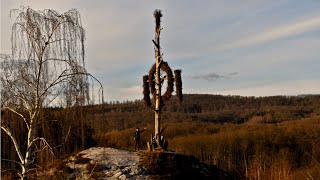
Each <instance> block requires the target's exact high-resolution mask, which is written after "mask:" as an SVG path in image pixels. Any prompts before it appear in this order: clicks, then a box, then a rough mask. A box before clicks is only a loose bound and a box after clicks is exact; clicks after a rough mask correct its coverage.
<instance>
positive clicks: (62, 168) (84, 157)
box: [51, 147, 237, 180]
mask: <svg viewBox="0 0 320 180" xmlns="http://www.w3.org/2000/svg"><path fill="white" fill-rule="evenodd" d="M51 174H52V176H53V179H90V180H91V179H98V180H103V179H123V180H124V179H132V180H138V179H237V178H235V177H232V176H230V175H228V174H226V173H225V172H224V171H222V170H218V169H216V168H214V167H211V168H209V167H208V166H206V165H205V164H202V163H200V162H199V160H198V159H196V158H194V157H193V156H187V155H182V154H177V153H175V152H168V151H153V152H148V151H140V152H129V151H124V150H118V149H114V148H104V147H93V148H90V149H87V150H84V151H81V152H80V153H78V154H76V155H73V156H71V157H69V158H67V159H66V160H64V161H63V162H61V163H60V165H57V167H56V168H54V169H53V170H52V172H51Z"/></svg>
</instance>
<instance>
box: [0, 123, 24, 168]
mask: <svg viewBox="0 0 320 180" xmlns="http://www.w3.org/2000/svg"><path fill="white" fill-rule="evenodd" d="M1 129H3V131H4V132H6V133H7V135H8V136H9V137H10V138H11V140H12V142H13V145H14V148H15V149H16V153H17V154H18V156H19V159H20V162H21V164H23V162H24V160H23V156H22V154H21V151H20V147H19V145H18V142H17V140H16V138H15V137H14V136H13V134H12V133H11V131H10V129H9V128H7V127H4V126H3V125H2V124H1Z"/></svg>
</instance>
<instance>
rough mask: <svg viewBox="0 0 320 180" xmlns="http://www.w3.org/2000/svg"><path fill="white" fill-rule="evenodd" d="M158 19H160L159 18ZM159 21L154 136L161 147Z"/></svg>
mask: <svg viewBox="0 0 320 180" xmlns="http://www.w3.org/2000/svg"><path fill="white" fill-rule="evenodd" d="M159 21H160V20H159ZM160 31H161V27H160V23H159V24H158V23H157V24H156V28H155V33H156V35H155V42H156V46H155V48H156V49H155V50H156V77H155V78H156V79H155V80H156V104H155V116H154V117H155V132H154V133H155V138H156V142H157V146H158V147H161V144H160V138H161V132H160V120H161V79H160V65H161V53H160Z"/></svg>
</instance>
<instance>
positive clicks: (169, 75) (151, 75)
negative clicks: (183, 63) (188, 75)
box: [149, 61, 174, 100]
mask: <svg viewBox="0 0 320 180" xmlns="http://www.w3.org/2000/svg"><path fill="white" fill-rule="evenodd" d="M160 69H161V70H162V71H164V72H165V73H166V74H167V80H168V81H167V90H166V92H165V93H164V94H163V95H162V96H161V99H162V100H168V99H170V97H171V96H172V92H173V81H174V80H173V74H172V70H171V68H170V67H169V65H168V63H167V62H165V61H163V62H161V64H160ZM155 73H156V64H153V66H152V67H151V69H150V71H149V85H150V92H151V93H152V95H153V98H154V99H156V98H155V95H156V88H155V85H156V83H155V80H154V76H155Z"/></svg>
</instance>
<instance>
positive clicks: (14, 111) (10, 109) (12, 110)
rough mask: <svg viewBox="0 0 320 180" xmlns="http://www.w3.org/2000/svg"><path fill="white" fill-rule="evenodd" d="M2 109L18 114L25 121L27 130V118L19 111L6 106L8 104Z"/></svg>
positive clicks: (28, 127) (28, 126)
mask: <svg viewBox="0 0 320 180" xmlns="http://www.w3.org/2000/svg"><path fill="white" fill-rule="evenodd" d="M3 109H8V110H9V111H11V112H13V113H15V114H17V115H18V116H20V117H21V118H22V119H23V121H24V122H25V124H26V126H27V129H28V130H29V129H30V125H29V123H28V121H27V119H26V118H25V117H24V116H23V115H22V114H21V113H19V112H17V111H16V110H14V109H12V108H11V107H8V106H4V107H3Z"/></svg>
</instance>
